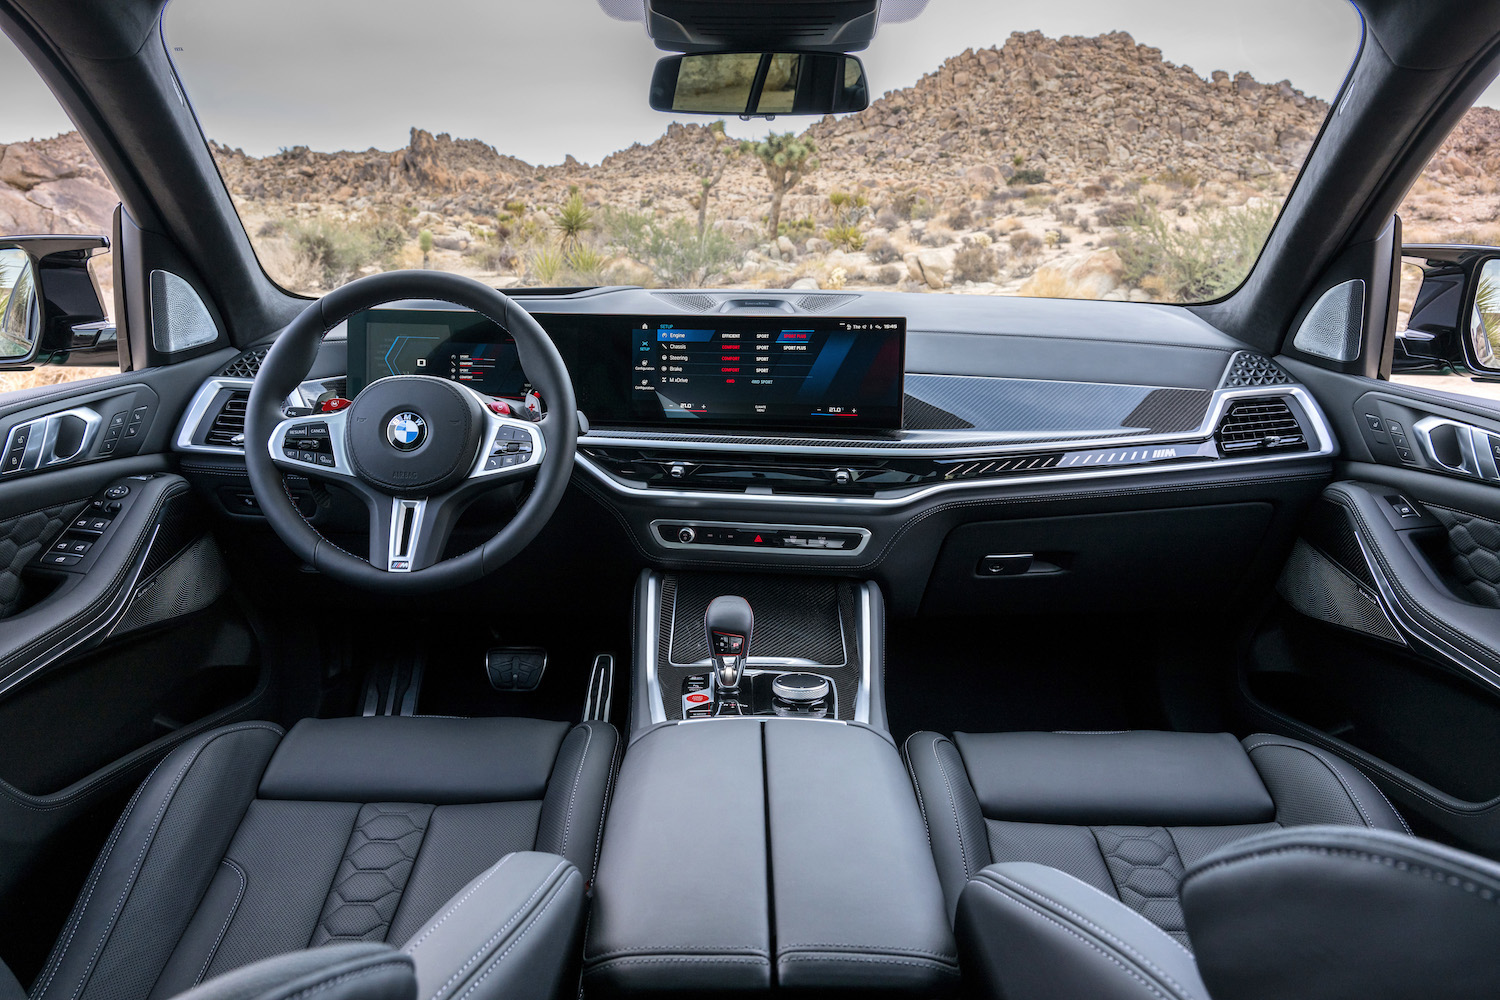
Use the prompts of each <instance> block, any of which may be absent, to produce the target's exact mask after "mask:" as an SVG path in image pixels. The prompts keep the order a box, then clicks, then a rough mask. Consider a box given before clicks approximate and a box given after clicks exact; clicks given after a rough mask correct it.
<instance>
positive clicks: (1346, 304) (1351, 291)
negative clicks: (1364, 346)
mask: <svg viewBox="0 0 1500 1000" xmlns="http://www.w3.org/2000/svg"><path fill="white" fill-rule="evenodd" d="M1364 315H1365V283H1364V281H1363V280H1362V279H1360V278H1352V279H1350V280H1349V281H1345V282H1341V283H1339V284H1337V285H1334V286H1333V287H1332V288H1330V289H1328V291H1326V292H1324V293H1323V294H1322V296H1321V297H1319V299H1318V301H1317V302H1316V303H1314V304H1313V307H1312V308H1311V309H1310V310H1308V313H1307V316H1306V317H1305V318H1304V319H1303V320H1302V325H1301V326H1299V327H1298V328H1297V335H1296V336H1295V337H1293V338H1292V346H1293V347H1295V348H1297V350H1299V351H1306V352H1307V353H1308V354H1312V355H1315V356H1317V357H1320V358H1327V359H1328V360H1330V361H1353V360H1354V359H1355V358H1357V357H1359V341H1360V334H1361V333H1363V332H1364Z"/></svg>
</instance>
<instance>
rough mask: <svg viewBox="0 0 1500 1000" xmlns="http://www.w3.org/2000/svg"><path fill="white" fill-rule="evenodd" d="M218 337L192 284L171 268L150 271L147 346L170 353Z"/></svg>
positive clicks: (187, 348)
mask: <svg viewBox="0 0 1500 1000" xmlns="http://www.w3.org/2000/svg"><path fill="white" fill-rule="evenodd" d="M218 339H219V328H218V327H217V326H216V325H214V320H213V317H212V316H210V315H209V314H208V307H207V306H205V305H204V304H203V299H201V298H199V296H198V293H197V292H196V291H195V290H194V289H193V286H192V285H190V284H188V283H187V282H186V281H184V280H183V279H182V278H180V277H178V276H177V275H175V274H173V273H172V272H171V271H161V270H156V271H152V272H151V345H152V346H153V347H155V348H156V349H157V350H158V351H161V352H162V353H163V354H173V353H176V352H177V351H187V350H191V349H192V348H194V347H203V346H205V345H207V344H212V343H213V342H214V341H216V340H218Z"/></svg>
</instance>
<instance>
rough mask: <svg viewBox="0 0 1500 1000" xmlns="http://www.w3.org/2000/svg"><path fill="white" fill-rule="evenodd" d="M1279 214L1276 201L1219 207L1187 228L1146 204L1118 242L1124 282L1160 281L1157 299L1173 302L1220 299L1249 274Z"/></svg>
mask: <svg viewBox="0 0 1500 1000" xmlns="http://www.w3.org/2000/svg"><path fill="white" fill-rule="evenodd" d="M1276 211H1277V207H1276V205H1275V204H1274V203H1272V202H1264V203H1262V204H1259V205H1254V206H1248V205H1247V206H1244V207H1242V208H1217V207H1215V208H1209V209H1205V210H1203V211H1201V212H1199V213H1198V214H1197V215H1196V216H1194V217H1193V219H1192V220H1191V222H1190V223H1189V224H1188V225H1187V226H1183V225H1180V224H1177V223H1175V222H1174V221H1172V220H1170V219H1168V218H1166V217H1164V216H1162V215H1161V214H1160V213H1159V212H1156V211H1153V210H1151V209H1149V208H1147V207H1146V206H1144V205H1142V206H1140V207H1139V209H1138V211H1137V212H1136V214H1135V215H1134V217H1133V218H1131V219H1130V220H1129V221H1127V222H1126V223H1124V224H1123V225H1122V226H1120V227H1119V232H1118V233H1117V234H1116V236H1115V238H1114V247H1115V251H1116V252H1117V253H1119V255H1120V261H1121V263H1122V264H1123V265H1124V268H1125V272H1124V275H1125V280H1126V281H1128V282H1130V283H1131V284H1133V285H1138V286H1140V287H1146V279H1148V278H1152V279H1155V281H1154V282H1153V288H1154V289H1156V290H1157V295H1158V297H1159V298H1161V299H1163V300H1165V301H1169V302H1199V301H1203V300H1205V299H1213V298H1218V297H1219V296H1220V295H1223V294H1225V293H1226V292H1229V291H1230V290H1232V289H1233V288H1235V287H1236V286H1237V285H1238V284H1239V283H1240V281H1241V280H1243V279H1244V277H1245V275H1246V274H1248V273H1249V271H1250V268H1251V267H1252V266H1253V265H1254V264H1255V259H1256V257H1258V256H1259V255H1260V250H1261V247H1263V246H1264V245H1265V242H1266V237H1267V236H1268V235H1269V234H1270V232H1271V226H1272V225H1273V224H1274V223H1275V222H1276Z"/></svg>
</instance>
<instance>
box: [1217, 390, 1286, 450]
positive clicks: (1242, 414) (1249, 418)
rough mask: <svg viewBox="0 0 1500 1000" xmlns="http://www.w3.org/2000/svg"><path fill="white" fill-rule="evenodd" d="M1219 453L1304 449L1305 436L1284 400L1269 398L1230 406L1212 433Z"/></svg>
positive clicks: (1245, 400)
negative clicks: (1217, 444)
mask: <svg viewBox="0 0 1500 1000" xmlns="http://www.w3.org/2000/svg"><path fill="white" fill-rule="evenodd" d="M1214 438H1215V440H1217V441H1218V443H1219V451H1220V452H1221V453H1223V454H1225V455H1241V454H1247V453H1255V452H1262V451H1272V450H1279V449H1283V448H1305V447H1306V446H1307V437H1306V435H1304V434H1303V433H1302V426H1301V425H1300V424H1298V423H1297V418H1296V416H1294V415H1293V414H1292V411H1291V408H1290V407H1288V406H1287V405H1286V400H1284V399H1282V398H1280V397H1277V396H1269V397H1266V398H1263V399H1241V400H1236V401H1235V402H1233V403H1230V404H1229V409H1227V410H1225V411H1224V416H1223V418H1222V419H1220V420H1219V426H1218V428H1217V429H1216V430H1215V431H1214Z"/></svg>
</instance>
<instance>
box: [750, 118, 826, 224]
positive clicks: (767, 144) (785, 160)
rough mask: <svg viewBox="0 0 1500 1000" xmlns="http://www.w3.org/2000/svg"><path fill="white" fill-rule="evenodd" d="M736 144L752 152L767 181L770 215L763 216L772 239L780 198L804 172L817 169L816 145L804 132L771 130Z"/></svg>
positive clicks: (777, 221)
mask: <svg viewBox="0 0 1500 1000" xmlns="http://www.w3.org/2000/svg"><path fill="white" fill-rule="evenodd" d="M740 148H741V149H742V150H744V151H746V152H749V153H754V154H755V158H756V159H757V160H759V161H760V163H761V166H762V167H764V168H765V170H766V178H767V179H768V180H769V181H770V182H771V216H770V218H769V219H768V220H767V221H768V225H767V229H768V230H769V231H770V235H771V239H773V240H774V239H775V238H776V234H777V232H778V230H779V229H780V228H781V199H782V198H783V197H785V196H786V193H787V192H788V191H790V190H791V189H792V188H794V187H796V186H797V185H798V184H799V183H801V181H802V178H803V177H804V176H806V175H807V174H809V173H811V172H812V171H814V170H816V169H818V158H817V155H816V154H817V152H818V147H817V146H816V145H815V144H814V143H813V141H812V139H810V138H808V137H806V136H800V137H799V136H797V135H795V134H793V133H791V132H783V133H780V134H777V133H775V132H772V133H771V134H770V135H768V136H766V137H765V139H763V140H762V141H760V142H752V141H748V140H747V141H745V142H743V143H741V144H740Z"/></svg>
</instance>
